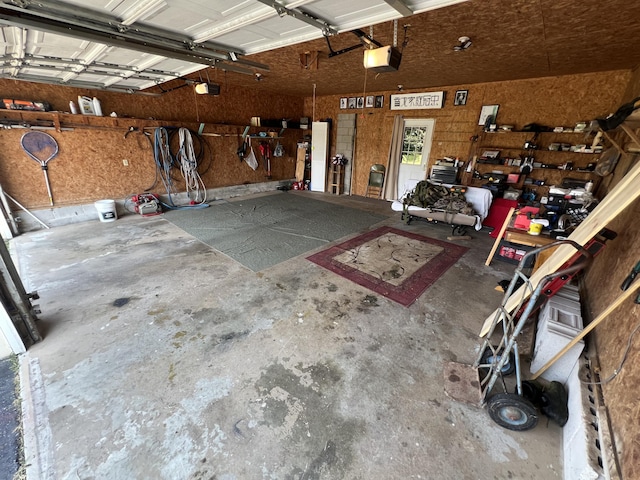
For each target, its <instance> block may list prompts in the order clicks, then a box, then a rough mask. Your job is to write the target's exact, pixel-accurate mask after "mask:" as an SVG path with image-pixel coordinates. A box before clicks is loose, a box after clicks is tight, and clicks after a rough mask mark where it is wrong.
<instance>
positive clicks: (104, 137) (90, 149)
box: [0, 80, 304, 208]
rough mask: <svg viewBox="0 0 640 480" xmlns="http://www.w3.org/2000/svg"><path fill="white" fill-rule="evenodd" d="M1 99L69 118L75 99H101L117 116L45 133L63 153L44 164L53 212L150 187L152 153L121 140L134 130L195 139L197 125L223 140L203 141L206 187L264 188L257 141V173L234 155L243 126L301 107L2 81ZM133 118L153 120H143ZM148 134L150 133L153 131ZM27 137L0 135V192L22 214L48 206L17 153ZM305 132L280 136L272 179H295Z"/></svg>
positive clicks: (40, 181)
mask: <svg viewBox="0 0 640 480" xmlns="http://www.w3.org/2000/svg"><path fill="white" fill-rule="evenodd" d="M0 93H2V95H3V97H5V98H6V97H9V98H21V99H31V100H44V101H47V102H49V103H50V104H51V105H52V107H53V108H54V109H57V110H60V111H67V110H68V103H69V100H71V99H74V98H77V96H78V95H79V94H87V95H91V96H92V95H98V96H99V98H100V100H101V103H102V109H103V112H104V113H105V114H108V113H110V112H111V111H115V112H116V113H117V114H118V118H117V119H111V118H102V119H94V118H91V119H90V118H88V117H85V116H83V115H60V120H61V122H62V126H63V127H64V126H69V125H70V126H74V130H73V131H64V130H63V131H62V132H57V131H48V133H50V134H51V135H52V136H53V137H54V138H55V139H56V140H57V142H58V144H59V148H60V152H59V154H58V156H57V157H56V159H55V160H52V161H51V162H50V164H49V166H50V168H49V176H50V182H51V187H52V190H53V194H54V200H55V204H56V205H69V204H78V203H84V202H88V201H93V200H96V199H100V198H116V199H117V198H123V197H125V196H127V195H130V194H133V193H139V192H141V191H143V190H144V189H145V188H149V187H151V186H152V184H153V181H154V178H155V170H154V168H155V163H154V159H153V149H152V146H151V144H150V143H149V141H148V139H147V138H146V137H145V136H144V135H143V134H142V133H140V132H133V133H131V134H129V135H128V136H127V137H126V139H125V137H124V134H125V133H126V131H127V130H128V128H129V126H135V127H137V128H139V129H142V128H143V127H145V126H148V127H155V126H160V125H162V126H167V127H171V126H172V127H180V126H184V127H187V128H190V129H191V130H192V131H193V132H195V131H197V130H198V128H199V123H195V122H203V123H206V125H205V129H204V132H205V133H207V134H218V135H221V136H205V137H203V138H204V142H206V144H207V145H208V148H207V149H206V154H205V157H204V159H203V160H202V162H203V164H210V167H209V168H208V169H207V170H206V172H203V175H202V178H203V180H204V183H205V185H206V186H207V187H208V188H215V187H222V186H229V185H240V184H247V183H257V182H262V181H265V180H266V179H267V172H266V170H265V169H264V167H263V166H264V162H263V159H262V158H261V156H260V153H259V150H258V145H259V140H254V141H253V145H254V150H255V151H256V156H257V157H258V160H259V164H260V165H259V168H258V169H257V170H256V171H253V170H252V169H250V168H249V167H248V166H247V164H246V163H245V162H240V160H239V158H238V156H237V154H236V151H237V149H238V146H239V137H238V135H239V134H240V133H241V132H242V130H243V125H248V124H249V122H250V119H251V117H253V116H260V117H262V118H277V119H280V118H288V119H296V120H299V118H300V116H301V115H302V109H303V100H302V99H300V98H296V97H289V96H278V95H273V94H271V95H268V96H265V95H262V94H260V93H259V92H255V91H253V90H251V89H247V88H239V87H238V88H234V87H225V88H223V91H222V94H221V95H220V96H218V97H213V96H196V95H195V94H194V93H193V90H192V88H191V87H186V88H182V89H178V90H175V91H172V92H170V93H167V94H165V95H163V96H161V97H148V96H140V95H126V94H115V93H107V92H100V93H96V92H88V91H82V90H78V89H73V88H66V87H53V86H49V85H35V84H29V83H25V82H15V81H7V80H0ZM12 115H13V117H15V114H14V113H13V112H7V111H2V110H0V119H2V118H5V117H11V116H12ZM27 116H28V117H29V118H28V119H27V121H29V122H33V121H34V118H42V119H43V120H45V121H47V122H51V118H52V117H53V114H42V115H40V114H31V115H25V118H26V117H27ZM13 117H11V118H13ZM130 117H138V118H142V119H157V121H153V120H145V121H141V120H136V119H135V118H130ZM87 123H89V125H87ZM224 123H226V124H229V125H223V124H224ZM258 130H259V129H255V128H254V129H251V133H257V131H258ZM262 130H266V129H262ZM146 131H147V132H149V133H151V134H153V131H152V130H146ZM24 132H25V130H18V129H12V130H2V131H1V132H0V178H1V182H2V186H3V188H4V189H5V190H6V191H7V192H8V193H9V194H10V195H12V196H14V197H15V198H16V199H17V200H18V201H19V202H20V203H22V204H23V205H25V206H26V207H27V208H40V207H46V206H48V198H47V193H46V188H45V185H44V178H43V174H42V171H41V170H40V167H39V166H38V164H37V163H35V162H34V161H33V160H30V159H29V158H28V157H27V155H26V153H25V152H23V151H22V149H21V147H20V137H21V135H22V134H23V133H24ZM303 133H304V132H303V131H302V130H293V129H289V130H286V131H285V132H284V133H283V138H282V139H280V142H281V143H282V145H283V146H284V148H285V153H286V155H285V156H284V157H280V158H274V157H272V158H271V179H273V180H281V179H289V178H293V176H294V172H295V160H294V159H295V150H296V142H297V141H298V140H299V139H300V138H301V137H302V135H303ZM175 141H177V136H176V140H175ZM270 142H271V145H272V148H273V147H275V144H276V141H275V140H271V141H270ZM196 144H197V143H196ZM173 151H176V148H174V150H173ZM124 159H126V160H128V162H129V166H124V165H123V160H124ZM203 168H204V167H203ZM176 189H177V191H184V182H183V181H182V180H181V178H180V175H179V172H176ZM154 191H157V192H158V193H164V188H163V187H162V186H161V185H156V187H155V188H154Z"/></svg>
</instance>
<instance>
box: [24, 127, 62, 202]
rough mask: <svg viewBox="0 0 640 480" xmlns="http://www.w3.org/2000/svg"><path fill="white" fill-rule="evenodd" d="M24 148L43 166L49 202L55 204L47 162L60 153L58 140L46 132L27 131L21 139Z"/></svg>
mask: <svg viewBox="0 0 640 480" xmlns="http://www.w3.org/2000/svg"><path fill="white" fill-rule="evenodd" d="M20 145H21V146H22V149H23V150H24V151H25V152H26V153H27V155H29V157H31V159H33V160H35V161H36V162H38V163H39V164H40V166H41V167H42V171H43V173H44V181H45V183H46V184H47V192H48V193H49V203H50V204H51V206H53V195H52V194H51V185H50V184H49V174H48V173H47V171H48V169H49V167H48V166H47V163H49V162H50V161H51V160H53V159H54V158H55V157H56V155H58V142H56V140H55V138H53V137H52V136H51V135H49V134H48V133H44V132H39V131H38V132H27V133H25V134H24V135H22V138H21V139H20Z"/></svg>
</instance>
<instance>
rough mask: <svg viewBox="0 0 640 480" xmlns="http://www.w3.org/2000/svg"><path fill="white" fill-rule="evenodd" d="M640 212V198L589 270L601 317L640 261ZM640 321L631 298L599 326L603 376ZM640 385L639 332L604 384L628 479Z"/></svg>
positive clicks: (639, 465)
mask: <svg viewBox="0 0 640 480" xmlns="http://www.w3.org/2000/svg"><path fill="white" fill-rule="evenodd" d="M638 212H640V201H638V200H637V201H635V202H634V203H633V204H632V205H630V206H629V207H627V209H626V210H625V211H624V212H623V213H621V214H620V215H619V216H618V217H617V218H616V219H615V221H613V222H612V223H611V224H610V225H609V228H611V229H612V230H614V231H615V232H617V233H618V237H617V238H616V239H615V240H613V241H611V242H609V243H608V245H607V247H606V248H605V249H604V251H603V252H602V253H601V254H600V255H598V256H597V257H596V258H595V259H594V261H593V264H592V265H591V267H590V268H589V270H588V273H587V275H586V278H585V284H586V291H587V292H588V295H587V296H586V298H585V304H586V308H587V311H588V314H589V317H590V318H595V317H596V316H597V315H598V314H599V313H600V312H602V311H603V310H604V309H605V308H606V307H607V306H608V305H609V304H611V303H612V302H613V301H615V299H616V298H617V297H618V296H619V295H620V294H621V293H622V291H621V290H620V285H621V284H622V282H623V280H624V279H625V277H626V276H627V275H628V274H629V272H631V269H632V268H633V267H634V266H635V265H636V263H637V262H638V261H640V253H639V252H640V223H639V222H638ZM637 281H640V279H636V282H637ZM633 298H635V297H633ZM638 324H640V306H639V305H636V304H635V303H633V299H629V300H628V301H626V302H625V303H624V304H623V305H621V306H620V307H619V308H618V309H617V310H616V311H615V312H614V313H613V314H612V315H611V316H610V317H609V318H607V319H606V320H605V321H604V322H603V323H601V324H600V325H599V326H598V327H597V328H596V329H595V330H594V332H595V338H596V345H597V349H598V355H599V358H600V366H601V377H602V378H603V379H604V378H606V377H608V376H609V375H611V374H612V373H613V371H614V370H615V369H616V368H618V366H619V363H620V361H621V356H622V353H623V352H624V349H625V348H626V345H627V341H628V339H629V336H630V335H631V332H632V331H633V329H635V328H636V326H637V325H638ZM639 385H640V341H639V339H638V335H636V336H635V338H634V339H633V343H632V347H631V350H630V351H629V355H628V357H627V361H626V363H625V365H624V367H623V368H622V370H621V371H620V373H619V374H618V376H617V377H616V378H615V379H614V380H613V381H611V382H610V383H608V384H607V385H605V386H604V387H603V390H604V400H605V404H606V406H607V409H608V411H609V415H610V416H611V424H612V430H613V432H614V440H615V443H616V449H617V451H618V452H620V463H621V465H622V473H623V475H622V477H623V478H640V443H639V442H638V439H639V438H640V425H639V424H638V418H640V403H639V402H638V393H640V387H639Z"/></svg>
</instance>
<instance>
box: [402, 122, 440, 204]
mask: <svg viewBox="0 0 640 480" xmlns="http://www.w3.org/2000/svg"><path fill="white" fill-rule="evenodd" d="M434 125H435V120H434V119H432V118H430V119H407V120H405V122H404V132H403V135H402V158H401V160H400V166H399V170H398V195H401V194H402V193H403V192H404V191H405V183H406V182H407V180H411V179H415V180H424V179H426V178H427V174H426V169H427V162H428V160H429V152H430V151H431V138H432V136H433V127H434Z"/></svg>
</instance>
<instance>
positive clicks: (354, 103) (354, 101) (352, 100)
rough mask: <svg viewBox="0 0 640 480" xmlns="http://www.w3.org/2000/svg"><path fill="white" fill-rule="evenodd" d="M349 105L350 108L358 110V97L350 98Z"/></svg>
mask: <svg viewBox="0 0 640 480" xmlns="http://www.w3.org/2000/svg"><path fill="white" fill-rule="evenodd" d="M347 105H348V107H349V108H356V97H349V100H348V101H347Z"/></svg>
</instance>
